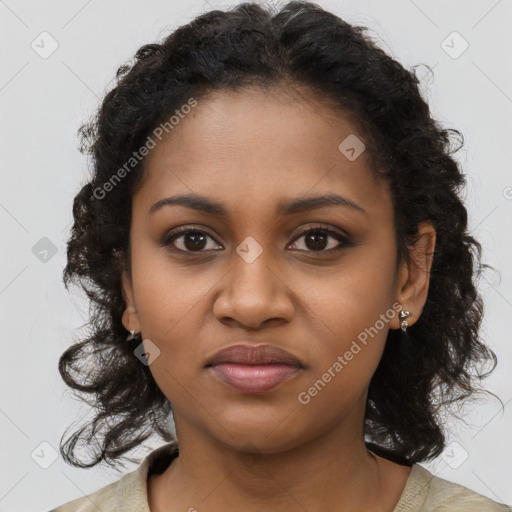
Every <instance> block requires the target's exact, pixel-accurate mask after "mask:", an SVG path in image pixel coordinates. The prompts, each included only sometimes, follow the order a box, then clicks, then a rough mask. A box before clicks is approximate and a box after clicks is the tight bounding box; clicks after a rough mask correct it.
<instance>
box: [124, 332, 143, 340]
mask: <svg viewBox="0 0 512 512" xmlns="http://www.w3.org/2000/svg"><path fill="white" fill-rule="evenodd" d="M139 334H140V331H135V330H133V329H130V334H129V335H128V337H127V338H126V341H131V340H134V339H135V338H137V337H138V336H139Z"/></svg>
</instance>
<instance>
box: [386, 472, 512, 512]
mask: <svg viewBox="0 0 512 512" xmlns="http://www.w3.org/2000/svg"><path fill="white" fill-rule="evenodd" d="M409 511H411V512H412V511H418V512H419V511H421V512H512V507H510V506H507V505H505V504H503V503H498V502H497V501H494V500H492V499H490V498H487V497H486V496H483V495H482V494H478V493H477V492H475V491H472V490H471V489H468V488H467V487H464V486H462V485H460V484H456V483H454V482H450V481H448V480H445V479H444V478H441V477H438V476H435V475H433V474H432V473H431V472H430V471H428V470H427V469H426V468H424V467H422V466H420V465H418V464H414V465H413V466H412V469H411V474H410V476H409V480H408V481H407V484H406V487H405V489H404V493H403V495H402V498H401V499H400V501H399V503H398V505H397V507H396V509H395V511H394V512H409Z"/></svg>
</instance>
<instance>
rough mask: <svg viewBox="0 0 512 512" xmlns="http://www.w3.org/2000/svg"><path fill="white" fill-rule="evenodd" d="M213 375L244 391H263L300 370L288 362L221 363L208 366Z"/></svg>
mask: <svg viewBox="0 0 512 512" xmlns="http://www.w3.org/2000/svg"><path fill="white" fill-rule="evenodd" d="M210 369H211V370H212V371H213V373H214V375H216V376H217V377H218V378H220V379H221V380H222V381H223V382H225V383H226V384H228V385H229V386H231V387H232V388H235V389H237V390H238V391H243V392H244V393H264V392H265V391H269V390H270V389H272V388H275V387H276V386H277V385H279V384H281V383H282V382H285V381H287V380H289V379H291V378H293V377H294V376H295V375H296V374H297V373H298V372H299V370H300V368H299V367H298V366H290V365H288V364H261V365H249V364H236V363H222V364H217V365H214V366H210Z"/></svg>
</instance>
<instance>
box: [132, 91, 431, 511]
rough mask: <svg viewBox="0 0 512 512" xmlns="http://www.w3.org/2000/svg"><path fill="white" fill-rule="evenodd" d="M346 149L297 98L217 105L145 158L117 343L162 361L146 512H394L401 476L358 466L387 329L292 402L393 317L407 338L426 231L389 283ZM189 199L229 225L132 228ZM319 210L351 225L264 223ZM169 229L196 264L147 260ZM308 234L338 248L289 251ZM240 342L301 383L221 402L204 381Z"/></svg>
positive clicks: (205, 104) (160, 249)
mask: <svg viewBox="0 0 512 512" xmlns="http://www.w3.org/2000/svg"><path fill="white" fill-rule="evenodd" d="M306 98H307V99H306ZM349 134H357V135H358V137H359V138H360V139H361V140H363V141H364V138H363V137H362V136H361V135H360V133H359V131H358V128H357V125H356V124H355V123H354V122H353V118H351V117H350V116H349V115H348V114H340V113H339V112H337V113H336V114H335V113H334V111H333V109H332V108H330V107H329V106H328V105H327V104H325V103H323V102H322V100H320V99H314V96H312V95H311V94H310V93H309V94H308V93H305V91H304V90H302V91H299V90H298V89H296V90H294V89H293V88H290V87H286V88H283V87H282V88H275V89H273V90H266V91H264V90H261V89H258V88H245V89H242V90H238V91H216V92H214V93H211V94H209V95H208V96H206V97H203V98H200V99H199V100H198V105H197V106H196V107H195V108H194V109H193V110H192V111H191V113H190V114H188V115H187V116H186V117H185V118H184V119H182V120H181V121H180V123H179V125H177V126H176V127H175V128H174V130H173V131H172V132H170V133H169V134H168V135H167V136H166V137H165V138H163V139H162V141H161V142H160V143H159V144H158V145H157V146H156V147H155V148H154V149H152V150H151V152H150V154H149V155H148V157H147V160H146V176H145V179H144V181H143V184H142V187H141V188H140V189H139V190H138V191H137V193H136V194H135V195H134V197H133V204H132V219H131V231H130V240H131V251H132V252H131V255H132V262H131V273H130V272H128V271H125V272H124V273H123V291H124V294H125V298H126V304H127V307H126V311H125V314H124V316H123V325H124V326H125V327H126V329H128V330H130V329H135V330H137V331H141V333H142V334H141V335H142V339H143V340H145V341H144V346H145V348H147V349H150V345H149V342H148V340H151V343H153V344H154V345H156V346H157V347H158V349H159V350H160V354H159V355H158V357H156V358H155V359H154V361H153V362H151V364H150V370H151V372H152V375H153V376H154V378H155V380H156V382H157V384H158V385H159V387H160V388H161V389H162V391H163V393H164V394H165V395H166V396H167V397H168V399H169V400H170V402H171V403H172V404H173V411H174V420H175V425H176V431H177V437H178V440H179V446H180V455H179V457H178V458H177V459H175V460H174V461H173V463H172V464H171V465H170V466H169V467H168V468H167V470H166V471H164V472H163V473H162V474H161V475H153V476H152V477H151V478H150V479H149V480H148V502H149V506H150V509H151V511H152V512H164V511H165V512H169V511H171V512H174V511H178V510H180V511H183V510H189V509H191V507H194V508H195V509H197V510H198V511H201V510H208V511H224V512H225V511H234V510H245V511H248V512H251V511H257V510H258V511H259V510H266V511H267V512H274V511H279V512H281V511H282V510H287V511H301V512H302V511H304V510H308V512H319V511H325V510H340V511H341V510H350V511H363V510H374V511H392V510H393V509H394V507H395V505H396V503H397V502H398V500H399V498H400V495H401V493H402V491H403V489H404V486H405V484H406V481H407V478H408V476H409V474H410V468H408V467H406V466H401V465H398V464H395V463H393V462H390V461H387V460H386V459H383V458H381V457H377V456H375V455H374V454H372V453H370V452H369V451H368V450H367V449H366V448H365V445H364V436H363V419H364V409H365V404H366V396H367V390H368V386H369V382H370V379H371V377H372V375H373V373H374V371H375V369H376V368H377V365H378V363H379V360H380V358H381V355H382V352H383V349H384V345H385V341H386V336H387V333H388V329H390V328H391V329H398V328H399V327H400V322H399V320H398V315H397V314H395V316H394V317H393V318H392V320H391V321H389V322H388V323H385V326H384V328H382V329H381V330H380V331H379V332H378V334H377V335H375V336H374V337H373V338H369V342H368V343H367V345H366V346H363V348H362V350H361V351H360V352H359V353H357V355H355V356H354V357H353V359H352V360H351V361H349V362H348V364H347V365H346V366H344V368H343V370H342V371H341V372H339V373H337V374H336V377H335V378H333V379H332V380H331V381H330V382H329V383H328V384H327V385H326V386H325V387H324V388H323V389H322V391H321V392H319V393H318V394H317V396H315V397H313V398H311V401H310V402H309V403H308V404H306V405H304V404H301V403H300V402H299V401H298V399H297V396H298V394H299V393H300V392H303V391H307V390H308V389H309V388H310V387H311V385H312V384H313V383H314V382H315V381H317V379H319V378H321V376H322V374H323V373H324V372H326V371H327V369H328V368H329V367H332V365H333V363H334V362H335V361H336V360H337V357H338V356H339V355H343V354H344V353H345V352H346V351H347V350H349V348H350V346H351V343H352V341H353V340H355V339H357V336H358V334H359V333H361V332H362V331H364V330H365V328H368V327H370V326H373V325H374V324H375V322H376V321H377V320H378V319H379V315H381V314H383V313H385V312H386V311H388V310H389V309H391V308H392V305H393V303H395V302H397V301H398V302H399V303H400V304H401V306H402V308H403V309H407V310H409V311H410V313H411V314H410V316H409V318H408V323H409V325H412V324H414V322H415V321H417V319H418V317H419V316H420V314H421V311H422V308H423V306H424V303H425V300H426V297H427V293H428V283H429V279H428V276H429V274H428V272H429V270H430V266H431V263H432V254H433V252H434V246H435V231H434V229H433V227H432V226H431V224H430V223H428V222H425V223H422V224H420V225H419V229H420V234H421V236H420V238H419V240H418V242H417V244H416V246H415V247H412V248H411V255H412V257H413V262H412V263H411V264H410V265H407V264H406V263H404V262H401V263H400V264H399V265H398V266H397V263H398V262H397V260H396V246H395V239H394V233H393V222H394V220H393V208H392V201H391V196H390V194H389V190H388V188H387V185H386V184H385V183H384V182H382V181H379V180H377V179H376V178H375V176H374V174H373V173H372V171H371V168H370V159H369V156H368V154H367V152H363V153H362V154H361V155H360V156H359V157H358V158H357V159H356V160H354V161H350V160H349V159H347V158H346V157H345V156H344V155H343V154H342V153H341V152H340V151H339V150H338V145H339V144H340V142H341V141H343V140H344V139H345V138H346V137H347V136H348V135H349ZM189 193H194V194H199V195H202V196H206V197H208V198H210V199H212V200H215V201H219V202H222V203H224V204H225V206H226V209H227V211H228V216H227V217H226V218H222V217H220V216H218V215H214V214H210V213H204V212H200V211H196V210H194V209H191V208H187V207H184V206H180V205H173V206H166V207H163V208H161V209H159V210H157V211H156V212H155V213H154V214H152V215H150V214H149V213H148V212H149V209H150V207H151V206H152V205H153V204H154V203H156V202H157V201H159V200H160V199H163V198H166V197H169V196H173V195H177V194H189ZM325 193H337V194H339V195H342V196H345V197H348V198H349V199H351V200H352V201H354V202H355V203H357V204H358V205H360V206H361V207H362V208H364V210H365V212H366V213H362V212H359V211H357V210H355V209H351V208H348V207H344V206H339V205H331V206H326V207H322V208H320V209H317V210H311V211H306V212H302V213H296V214H293V215H289V216H280V215H277V214H276V211H275V209H276V205H277V204H278V203H279V202H280V201H281V200H287V199H294V198H303V197H309V196H316V195H321V194H325ZM178 226H188V227H190V228H195V229H198V230H203V232H204V233H205V234H206V235H207V237H206V239H205V242H204V243H203V245H201V246H200V249H199V250H200V251H201V250H202V251H203V252H205V251H206V253H205V254H204V255H203V254H198V253H197V252H193V250H191V249H190V248H192V249H193V248H194V245H193V239H192V241H191V237H190V236H187V235H185V236H183V235H182V236H181V237H179V235H178V237H179V238H177V239H175V240H174V242H169V245H168V246H167V247H164V246H161V245H160V243H159V242H160V241H161V240H162V239H163V238H164V236H165V235H166V234H168V233H170V232H171V230H173V229H174V228H176V227H178ZM315 226H321V227H324V228H329V229H332V230H333V231H335V232H338V233H341V234H343V232H345V233H346V234H347V235H348V239H349V241H350V242H351V243H345V242H343V241H342V242H341V243H340V242H339V241H338V240H337V239H336V238H334V237H332V236H331V235H329V238H327V239H325V241H324V242H322V241H321V243H317V245H315V243H314V241H311V239H310V238H309V237H308V236H307V235H306V236H305V235H300V234H299V233H298V231H299V228H301V227H308V228H311V227H315ZM248 236H250V237H252V238H254V239H255V240H256V241H257V243H258V244H259V246H260V247H261V249H262V253H261V254H260V255H259V256H258V257H257V258H256V259H255V261H253V262H252V263H250V264H249V263H248V262H247V261H246V260H244V259H243V258H242V257H240V256H239V254H238V253H237V251H236V248H237V247H238V246H239V245H240V244H241V243H242V241H244V240H245V238H246V237H248ZM187 240H188V245H185V244H186V243H187ZM322 243H323V245H322ZM318 247H320V248H319V249H318ZM336 247H341V249H340V250H338V251H334V250H333V251H329V249H331V248H336ZM187 248H188V250H189V252H182V253H180V252H179V249H182V250H183V251H187ZM173 249H174V252H173ZM241 341H246V342H249V343H253V344H260V343H270V344H275V345H278V346H279V347H282V348H284V349H285V350H288V351H289V352H291V353H292V354H294V355H295V356H296V357H298V358H299V359H300V360H301V361H302V362H303V364H304V368H302V369H301V370H300V371H299V373H297V375H296V376H295V377H294V378H292V379H291V380H288V381H286V382H284V383H281V384H280V385H279V386H277V387H276V388H273V389H272V390H270V391H267V392H265V393H263V394H259V395H255V394H246V393H242V392H240V391H237V390H234V389H232V388H230V387H228V386H227V385H226V384H224V383H222V382H221V381H219V380H218V379H217V378H215V376H214V375H212V372H211V371H210V370H208V369H206V368H205V367H204V365H205V364H206V361H207V359H208V358H209V357H211V356H212V355H213V354H214V353H215V352H217V351H218V350H220V349H221V348H224V347H226V346H228V345H231V344H234V343H238V342H241Z"/></svg>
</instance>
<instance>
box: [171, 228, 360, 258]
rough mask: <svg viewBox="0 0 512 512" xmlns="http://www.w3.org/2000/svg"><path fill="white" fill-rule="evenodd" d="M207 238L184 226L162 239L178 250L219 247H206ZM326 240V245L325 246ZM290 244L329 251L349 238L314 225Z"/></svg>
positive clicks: (311, 249) (202, 249)
mask: <svg viewBox="0 0 512 512" xmlns="http://www.w3.org/2000/svg"><path fill="white" fill-rule="evenodd" d="M208 238H209V239H210V240H214V238H213V237H211V236H210V235H209V234H208V233H207V232H206V231H201V230H198V229H190V228H188V229H187V228H184V229H180V230H179V231H178V232H177V233H176V232H174V234H172V233H171V234H170V235H168V236H166V237H165V238H164V239H163V240H162V245H163V246H169V245H172V246H174V247H175V248H176V250H177V251H178V252H207V251H210V250H215V249H216V247H221V246H220V245H215V244H213V247H210V248H208V247H207V246H208ZM301 238H304V245H306V244H307V245H309V247H308V246H307V245H306V248H305V249H302V248H300V247H297V245H299V244H297V241H298V240H300V239H301ZM329 238H330V239H335V240H336V241H337V244H336V243H335V244H332V243H331V247H329V243H328V240H329ZM181 239H183V240H181ZM177 241H180V244H181V247H176V244H175V242H177ZM326 242H327V246H326ZM292 245H295V246H296V247H294V248H295V249H299V250H306V251H311V252H329V251H333V250H339V249H341V248H342V247H343V246H346V245H350V242H349V240H348V239H347V238H346V237H344V236H343V235H341V234H339V233H337V232H336V231H332V230H331V229H327V228H321V227H315V228H312V229H307V230H304V231H302V232H301V233H300V235H299V236H298V237H296V238H295V239H294V240H293V242H292Z"/></svg>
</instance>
